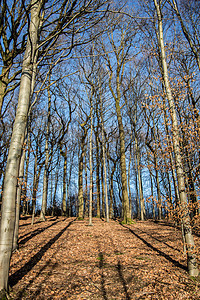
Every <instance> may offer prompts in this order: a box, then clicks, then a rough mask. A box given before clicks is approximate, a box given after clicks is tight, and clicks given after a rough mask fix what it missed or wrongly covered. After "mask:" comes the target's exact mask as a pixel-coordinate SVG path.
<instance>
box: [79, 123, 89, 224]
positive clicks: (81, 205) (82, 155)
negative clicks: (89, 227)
mask: <svg viewBox="0 0 200 300" xmlns="http://www.w3.org/2000/svg"><path fill="white" fill-rule="evenodd" d="M86 135H87V131H86V129H84V133H83V135H82V137H81V145H80V148H81V154H80V158H79V171H78V217H79V218H80V219H83V216H84V199H83V158H84V155H85V139H86Z"/></svg>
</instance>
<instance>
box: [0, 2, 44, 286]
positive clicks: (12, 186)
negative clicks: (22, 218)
mask: <svg viewBox="0 0 200 300" xmlns="http://www.w3.org/2000/svg"><path fill="white" fill-rule="evenodd" d="M31 2H32V7H31V22H30V28H29V33H30V35H29V36H28V41H27V46H26V51H25V55H24V59H23V66H22V75H21V82H20V91H19V99H18V107H17V112H16V117H15V122H14V126H13V132H12V138H11V143H10V148H9V153H8V159H7V166H6V173H5V180H4V188H3V203H2V219H1V235H0V291H2V290H7V289H8V273H9V265H10V257H11V253H12V245H13V234H14V224H15V200H16V186H17V180H18V176H19V163H20V158H21V151H22V147H23V143H24V134H25V128H26V123H27V116H28V109H29V103H30V95H31V80H32V70H33V64H32V62H33V61H35V58H34V55H35V50H36V46H37V40H38V28H39V21H40V20H39V13H40V6H41V2H42V1H34V0H32V1H31ZM30 39H31V42H30Z"/></svg>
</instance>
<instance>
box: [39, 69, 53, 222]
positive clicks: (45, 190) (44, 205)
mask: <svg viewBox="0 0 200 300" xmlns="http://www.w3.org/2000/svg"><path fill="white" fill-rule="evenodd" d="M50 81H51V72H50V73H49V85H48V88H47V91H48V114H47V128H46V141H45V165H44V175H43V192H42V207H41V212H40V220H41V221H45V215H46V208H47V194H48V179H49V146H48V143H49V128H50V116H51V94H50V83H51V82H50Z"/></svg>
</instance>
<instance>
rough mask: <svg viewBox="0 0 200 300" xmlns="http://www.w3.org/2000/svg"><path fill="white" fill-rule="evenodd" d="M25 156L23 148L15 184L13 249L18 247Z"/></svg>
mask: <svg viewBox="0 0 200 300" xmlns="http://www.w3.org/2000/svg"><path fill="white" fill-rule="evenodd" d="M25 157H26V150H25V149H23V152H22V156H21V160H20V167H19V178H18V186H17V199H16V219H15V230H14V237H13V251H14V250H16V249H17V248H18V232H19V217H20V205H21V191H22V185H23V178H24V162H25Z"/></svg>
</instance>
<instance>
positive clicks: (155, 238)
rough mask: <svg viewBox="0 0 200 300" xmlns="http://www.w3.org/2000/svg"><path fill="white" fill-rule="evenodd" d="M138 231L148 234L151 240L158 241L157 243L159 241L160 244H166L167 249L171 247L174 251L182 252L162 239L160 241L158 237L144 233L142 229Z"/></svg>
mask: <svg viewBox="0 0 200 300" xmlns="http://www.w3.org/2000/svg"><path fill="white" fill-rule="evenodd" d="M137 230H138V231H141V232H142V233H145V234H147V235H148V236H149V237H150V238H152V239H154V240H156V241H158V242H160V243H162V244H164V245H165V246H167V247H169V248H171V249H173V250H176V251H178V252H181V250H180V249H178V248H174V247H172V246H171V245H169V244H168V243H166V242H165V241H162V240H161V239H158V238H157V237H155V236H153V235H152V234H150V233H147V232H146V231H144V230H142V229H139V228H137Z"/></svg>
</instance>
